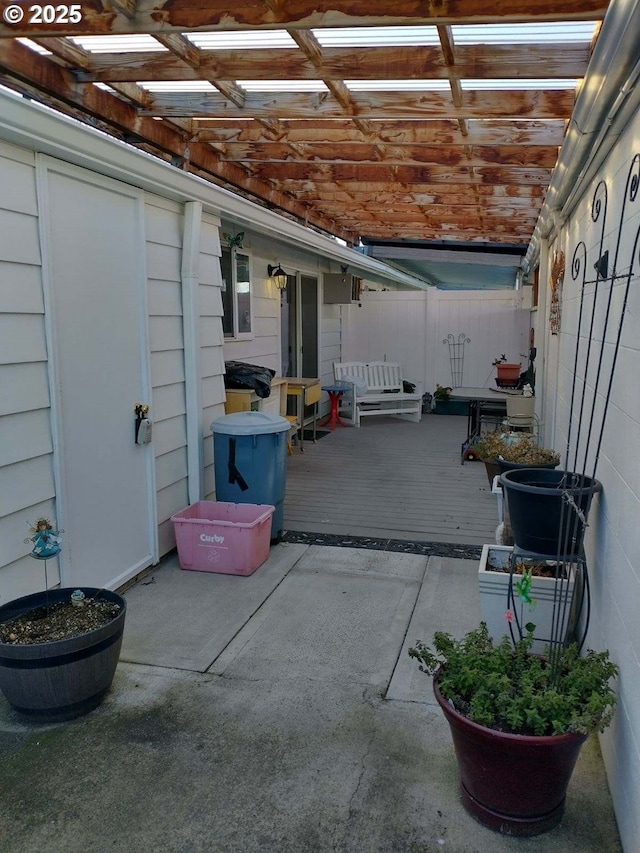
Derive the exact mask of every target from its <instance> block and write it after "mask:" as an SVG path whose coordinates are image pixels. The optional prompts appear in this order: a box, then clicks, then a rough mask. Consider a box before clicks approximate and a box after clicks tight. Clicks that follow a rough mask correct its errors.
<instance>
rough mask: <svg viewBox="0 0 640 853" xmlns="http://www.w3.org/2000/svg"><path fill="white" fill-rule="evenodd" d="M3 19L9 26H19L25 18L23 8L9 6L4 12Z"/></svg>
mask: <svg viewBox="0 0 640 853" xmlns="http://www.w3.org/2000/svg"><path fill="white" fill-rule="evenodd" d="M2 17H3V18H4V19H5V21H6V22H7V23H8V24H19V23H20V21H21V20H22V19H23V18H24V10H23V8H22V6H7V8H6V9H4V10H3V12H2Z"/></svg>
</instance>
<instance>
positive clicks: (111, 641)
mask: <svg viewBox="0 0 640 853" xmlns="http://www.w3.org/2000/svg"><path fill="white" fill-rule="evenodd" d="M80 589H81V590H82V591H83V592H84V594H85V595H86V596H87V598H89V597H93V596H95V595H96V593H100V596H101V597H103V598H106V599H107V600H109V601H113V602H115V603H117V604H119V605H120V608H121V609H120V612H119V614H118V615H117V616H116V618H115V619H112V620H111V622H108V623H107V624H106V625H103V626H102V627H100V628H96V629H95V630H93V631H88V632H87V633H86V634H80V635H79V636H77V637H71V638H69V639H67V640H56V641H52V642H47V643H33V644H31V645H14V644H12V643H0V690H2V693H3V694H4V696H5V698H6V699H7V701H8V702H9V703H10V704H11V705H12V706H13V707H14V708H15V710H16V711H18V712H20V713H21V714H22V715H24V716H26V717H29V718H30V719H32V720H36V721H40V722H58V721H61V720H71V719H73V718H74V717H78V716H80V715H81V714H85V713H87V711H90V710H92V709H93V708H95V707H96V706H97V705H98V704H99V703H100V702H101V701H102V698H103V697H104V695H105V694H106V692H107V691H108V690H109V687H110V686H111V682H112V681H113V676H114V674H115V671H116V666H117V664H118V659H119V657H120V647H121V645H122V634H123V631H124V620H125V615H126V609H127V605H126V602H125V600H124V598H122V597H121V596H120V595H118V594H117V593H115V592H111V591H110V590H106V589H103V590H98V589H97V588H95V587H80ZM73 591H74V588H62V589H53V590H49V592H48V593H45V592H37V593H34V594H33V595H25V596H23V597H22V598H17V599H16V600H15V601H10V602H8V603H7V604H3V605H2V607H0V622H8V621H10V620H11V619H15V618H17V617H18V616H21V615H22V614H24V613H27V612H28V611H29V610H34V609H36V608H38V607H42V606H43V605H45V604H48V603H50V604H54V603H56V602H58V601H64V600H69V598H70V596H71V593H72V592H73Z"/></svg>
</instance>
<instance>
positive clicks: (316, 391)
mask: <svg viewBox="0 0 640 853" xmlns="http://www.w3.org/2000/svg"><path fill="white" fill-rule="evenodd" d="M285 378H286V380H287V395H288V396H294V397H296V417H297V419H298V424H299V426H300V451H301V452H304V410H305V406H314V409H313V440H314V441H315V440H316V426H317V422H318V403H319V402H320V397H321V396H322V388H321V386H320V379H319V378H318V377H304V376H287V377H285Z"/></svg>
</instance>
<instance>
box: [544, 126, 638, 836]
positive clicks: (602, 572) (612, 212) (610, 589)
mask: <svg viewBox="0 0 640 853" xmlns="http://www.w3.org/2000/svg"><path fill="white" fill-rule="evenodd" d="M638 153H640V116H638V115H636V118H635V120H634V121H633V122H632V123H631V124H630V125H629V126H628V127H627V129H626V131H625V132H624V134H623V135H622V136H621V138H620V140H619V142H618V144H617V145H616V147H615V148H614V149H613V151H612V152H611V153H610V155H609V156H608V159H607V160H606V161H605V163H604V164H603V166H602V167H601V168H600V173H599V175H598V177H597V178H596V179H594V181H593V182H592V183H591V185H590V186H588V187H587V188H586V189H585V192H584V195H583V196H582V197H581V200H580V202H579V203H578V205H577V207H576V208H575V210H573V211H572V213H571V216H570V218H569V220H568V221H567V222H566V223H565V224H564V227H562V229H561V231H560V234H559V235H558V237H557V239H556V241H555V243H554V244H552V246H550V247H549V248H550V251H549V260H548V261H547V264H546V269H545V270H544V275H542V274H541V283H542V281H543V279H544V280H548V276H549V262H550V260H551V258H552V257H553V251H554V249H556V248H557V249H564V250H565V251H566V271H565V276H564V283H563V300H562V317H561V332H560V335H559V336H558V337H555V336H551V335H550V334H549V331H548V305H547V306H546V308H545V311H544V316H543V318H542V320H543V322H544V324H545V327H546V328H545V336H546V340H547V353H546V354H545V370H546V381H545V387H546V389H547V397H548V398H551V397H553V398H554V399H557V408H556V417H555V423H554V424H553V426H554V428H555V430H554V441H555V446H556V447H557V448H558V449H563V447H564V444H565V443H566V436H567V429H568V421H567V416H568V411H569V406H570V397H569V395H570V389H571V380H572V377H573V370H574V352H575V341H576V333H577V329H578V321H577V318H578V311H579V299H580V289H581V288H580V285H581V281H582V272H581V271H580V275H579V276H578V281H576V282H574V281H573V280H572V276H571V272H570V268H571V260H572V255H573V251H574V249H575V247H576V245H577V244H578V242H579V241H581V240H584V241H585V244H586V247H587V251H588V255H587V258H588V262H587V265H586V270H587V280H589V279H591V280H593V279H594V277H595V273H594V270H593V263H595V261H596V260H597V258H598V256H599V252H598V243H599V237H600V225H599V222H598V223H594V222H593V221H592V218H591V210H592V207H591V205H592V198H593V194H594V191H595V188H596V184H597V182H598V181H599V180H600V179H604V180H605V181H606V185H607V190H608V211H607V214H606V217H607V218H606V223H607V227H606V233H605V240H604V247H603V248H604V249H605V250H607V249H608V250H609V274H611V272H612V267H613V263H614V254H615V248H616V243H617V239H618V226H619V221H620V211H621V206H622V202H623V198H624V191H625V182H626V178H627V174H628V172H629V167H630V165H631V162H632V159H633V157H634V155H637V154H638ZM638 171H639V170H638V164H637V163H636V175H638ZM636 192H637V185H636ZM627 210H628V214H627V218H626V223H625V225H624V226H623V230H622V233H623V239H622V243H621V245H620V254H619V261H618V266H617V273H618V275H619V276H621V277H620V278H618V279H617V281H616V282H615V285H614V287H615V291H614V302H613V305H614V308H613V311H614V312H615V313H614V316H616V317H617V316H618V315H619V312H620V307H621V300H622V296H623V290H624V287H625V285H626V280H627V275H628V271H629V269H630V265H631V262H632V249H633V246H634V241H635V240H636V235H637V233H638V228H640V195H638V196H636V199H635V201H634V202H633V203H628V208H627ZM602 215H604V214H602ZM600 221H601V220H600ZM639 248H640V247H639V246H638V244H636V246H635V253H636V256H635V261H634V266H633V270H634V275H633V278H632V280H631V286H630V293H629V302H628V305H627V309H626V312H625V317H624V326H623V332H622V341H621V348H620V352H619V356H618V361H617V366H616V371H615V379H614V382H613V387H612V393H611V401H610V403H609V410H608V417H607V421H606V428H605V432H604V437H603V443H602V450H601V454H600V459H599V463H598V467H597V471H596V476H597V478H598V479H599V480H600V481H601V482H602V485H603V493H602V495H601V497H600V499H599V500H597V501H596V503H595V506H594V509H593V510H592V513H591V516H590V528H589V530H588V539H587V560H588V566H589V575H590V579H591V593H592V612H591V622H590V631H589V636H588V645H590V646H591V647H593V648H595V649H605V648H607V649H609V650H610V652H611V657H612V659H613V660H615V661H616V662H617V663H618V664H619V666H620V677H619V679H618V680H617V691H618V709H617V711H616V715H615V718H614V721H613V724H612V726H611V727H610V728H609V729H607V731H606V732H605V733H604V734H603V735H602V736H601V747H602V752H603V756H604V760H605V764H606V768H607V773H608V778H609V786H610V788H611V792H612V795H613V801H614V806H615V810H616V815H617V819H618V826H619V829H620V834H621V837H622V840H623V846H624V849H625V851H636V850H639V849H640V715H639V714H638V707H639V705H640V634H639V632H638V612H640V558H639V555H640V524H639V519H640V454H638V452H637V448H638V446H639V445H640V395H639V394H638V387H639V378H638V377H639V375H640V344H639V343H638V342H639V341H640V258H639V257H638V250H639ZM582 268H584V267H582ZM582 268H581V270H582ZM541 286H542V284H541ZM594 289H595V288H594V285H593V284H591V285H587V288H586V298H585V307H584V309H583V310H584V317H585V319H586V322H585V319H583V323H582V326H581V336H586V337H587V338H588V337H589V328H588V323H589V321H590V317H591V308H592V305H593V295H594ZM608 292H609V283H608V282H606V283H603V282H601V283H600V284H599V285H598V302H597V304H599V306H600V307H599V310H598V312H597V314H596V317H597V320H596V324H595V330H594V333H593V339H594V341H595V342H594V344H593V346H594V352H593V353H592V363H593V362H594V357H595V356H598V355H599V352H600V338H601V335H600V334H599V331H598V330H599V329H601V328H602V316H603V308H604V305H605V304H606V299H607V296H608ZM547 302H548V299H547ZM616 332H617V322H616V323H615V324H614V326H613V328H611V330H610V332H609V333H608V334H607V336H606V344H605V350H604V362H603V363H604V365H605V368H604V369H605V375H608V372H609V368H610V364H611V355H612V349H613V342H614V339H615V334H616ZM585 342H586V341H585V339H584V338H583V341H582V344H581V348H582V351H583V352H584V351H585V349H586V347H585ZM556 375H557V380H558V381H557V390H556V384H555V381H556ZM578 377H579V379H580V381H579V383H578V394H580V392H581V388H582V379H583V377H584V360H583V359H580V360H579V364H578ZM593 384H594V371H593V370H590V371H588V373H587V375H586V388H587V400H591V399H592V397H593ZM601 388H602V386H601ZM553 403H554V400H551V399H547V400H546V401H545V404H546V406H547V410H548V411H549V412H552V411H553ZM574 405H575V404H574ZM602 407H603V398H602V394H600V395H599V399H598V405H597V407H596V410H597V416H596V429H597V427H598V425H599V423H600V420H601V413H602ZM578 426H579V424H578V423H577V422H575V421H574V424H573V427H572V435H573V436H574V437H575V435H576V430H577V429H578ZM580 426H581V429H582V435H583V436H584V434H585V430H586V423H585V422H583V423H582V424H581V425H580ZM593 445H594V442H593V441H592V448H593ZM579 459H582V456H580V457H579ZM592 463H593V452H591V453H590V455H589V465H590V466H591V464H592ZM578 467H579V466H578ZM589 471H590V468H588V469H587V472H588V473H589Z"/></svg>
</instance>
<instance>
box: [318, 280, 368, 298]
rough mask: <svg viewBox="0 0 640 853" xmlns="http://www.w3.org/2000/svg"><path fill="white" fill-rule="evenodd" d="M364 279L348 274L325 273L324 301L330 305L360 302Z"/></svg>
mask: <svg viewBox="0 0 640 853" xmlns="http://www.w3.org/2000/svg"><path fill="white" fill-rule="evenodd" d="M361 292H362V279H361V278H358V277H357V276H355V275H346V273H325V274H324V278H323V290H322V301H323V302H325V303H329V304H335V303H341V304H345V303H347V304H349V303H351V302H359V300H360V294H361Z"/></svg>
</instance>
